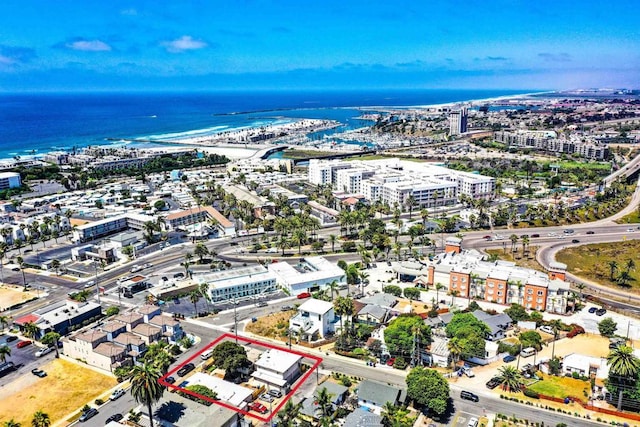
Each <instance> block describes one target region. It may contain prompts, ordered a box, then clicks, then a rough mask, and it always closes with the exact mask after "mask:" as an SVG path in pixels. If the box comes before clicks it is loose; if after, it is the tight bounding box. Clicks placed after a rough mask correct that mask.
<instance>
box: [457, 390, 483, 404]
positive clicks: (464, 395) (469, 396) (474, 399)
mask: <svg viewBox="0 0 640 427" xmlns="http://www.w3.org/2000/svg"><path fill="white" fill-rule="evenodd" d="M460 399H464V400H470V401H472V402H478V401H479V400H480V398H479V397H478V395H477V394H473V393H471V392H470V391H465V390H462V391H461V392H460Z"/></svg>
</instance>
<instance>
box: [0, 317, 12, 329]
mask: <svg viewBox="0 0 640 427" xmlns="http://www.w3.org/2000/svg"><path fill="white" fill-rule="evenodd" d="M10 320H11V318H10V317H9V316H2V315H0V329H2V330H4V328H6V327H7V326H8V325H9V321H10Z"/></svg>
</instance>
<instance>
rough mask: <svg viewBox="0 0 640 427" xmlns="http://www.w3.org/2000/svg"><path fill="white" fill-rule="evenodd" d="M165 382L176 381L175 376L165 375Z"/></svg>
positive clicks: (171, 382)
mask: <svg viewBox="0 0 640 427" xmlns="http://www.w3.org/2000/svg"><path fill="white" fill-rule="evenodd" d="M165 381H166V382H168V383H169V384H173V383H175V382H176V378H175V377H167V378H166V379H165Z"/></svg>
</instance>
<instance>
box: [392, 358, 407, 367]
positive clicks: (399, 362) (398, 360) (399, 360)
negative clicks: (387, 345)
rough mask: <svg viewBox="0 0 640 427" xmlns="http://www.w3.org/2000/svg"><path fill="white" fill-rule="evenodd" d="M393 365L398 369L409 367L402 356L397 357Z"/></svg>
mask: <svg viewBox="0 0 640 427" xmlns="http://www.w3.org/2000/svg"><path fill="white" fill-rule="evenodd" d="M393 367H394V368H396V369H405V368H406V367H407V362H406V360H404V358H402V357H396V360H395V361H394V362H393Z"/></svg>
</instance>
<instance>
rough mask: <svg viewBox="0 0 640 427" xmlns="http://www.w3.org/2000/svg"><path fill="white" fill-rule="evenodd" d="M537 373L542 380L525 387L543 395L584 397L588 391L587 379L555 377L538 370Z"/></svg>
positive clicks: (561, 397) (562, 397)
mask: <svg viewBox="0 0 640 427" xmlns="http://www.w3.org/2000/svg"><path fill="white" fill-rule="evenodd" d="M537 375H538V376H542V378H543V380H542V381H538V382H536V383H535V384H532V385H530V386H528V387H527V388H528V389H529V390H533V391H535V392H536V393H540V394H544V395H545V396H552V397H559V398H560V399H564V398H565V397H568V396H572V397H577V398H578V399H585V395H584V393H585V392H587V394H588V393H589V382H588V381H582V380H576V379H575V378H569V377H555V376H551V375H545V374H542V373H540V372H539V373H538V374H537Z"/></svg>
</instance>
